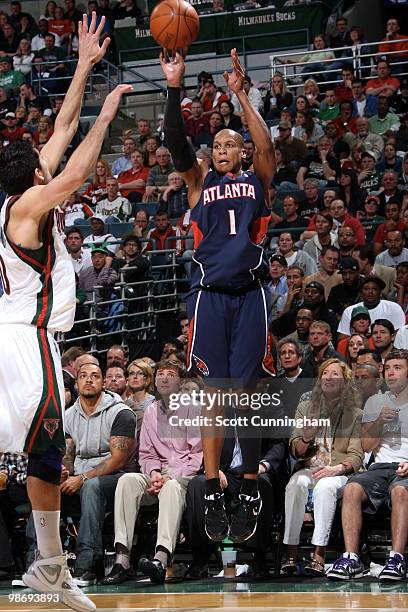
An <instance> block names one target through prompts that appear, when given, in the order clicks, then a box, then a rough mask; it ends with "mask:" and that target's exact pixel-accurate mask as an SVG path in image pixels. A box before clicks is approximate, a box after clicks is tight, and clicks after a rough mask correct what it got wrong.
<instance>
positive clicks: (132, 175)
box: [118, 149, 149, 203]
mask: <svg viewBox="0 0 408 612" xmlns="http://www.w3.org/2000/svg"><path fill="white" fill-rule="evenodd" d="M130 161H131V163H132V166H131V168H129V170H125V171H124V172H121V173H120V174H119V176H118V184H119V189H120V193H121V194H122V196H123V197H125V198H128V199H129V200H130V202H133V203H137V202H141V201H142V199H143V196H144V193H145V189H146V182H147V179H148V176H149V168H147V167H146V166H144V165H143V153H142V152H141V151H139V150H138V149H136V150H135V151H133V152H132V153H131V154H130Z"/></svg>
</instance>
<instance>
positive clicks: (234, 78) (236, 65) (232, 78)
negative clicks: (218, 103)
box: [224, 49, 245, 94]
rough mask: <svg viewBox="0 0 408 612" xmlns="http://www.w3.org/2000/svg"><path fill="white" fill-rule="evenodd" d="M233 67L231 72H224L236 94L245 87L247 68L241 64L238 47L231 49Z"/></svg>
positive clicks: (229, 87) (228, 83)
mask: <svg viewBox="0 0 408 612" xmlns="http://www.w3.org/2000/svg"><path fill="white" fill-rule="evenodd" d="M231 67H232V72H231V74H229V73H228V72H227V70H226V71H225V72H224V79H225V82H226V84H227V86H228V89H230V90H231V91H232V92H234V93H235V94H236V93H238V92H239V91H242V90H243V89H244V77H245V70H244V69H243V67H242V66H241V62H240V61H239V57H238V53H237V50H236V49H231Z"/></svg>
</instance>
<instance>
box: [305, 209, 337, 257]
mask: <svg viewBox="0 0 408 612" xmlns="http://www.w3.org/2000/svg"><path fill="white" fill-rule="evenodd" d="M314 227H315V229H316V233H315V234H314V236H312V238H309V239H308V240H306V242H305V244H304V246H303V252H304V253H307V254H308V255H310V257H311V258H312V259H313V261H315V262H316V264H317V263H318V261H319V257H320V256H321V254H322V250H323V249H324V248H329V247H337V235H336V233H335V232H333V231H332V229H333V218H332V217H331V216H330V215H326V214H325V215H323V214H322V213H317V214H316V215H315V216H314ZM305 233H308V232H305Z"/></svg>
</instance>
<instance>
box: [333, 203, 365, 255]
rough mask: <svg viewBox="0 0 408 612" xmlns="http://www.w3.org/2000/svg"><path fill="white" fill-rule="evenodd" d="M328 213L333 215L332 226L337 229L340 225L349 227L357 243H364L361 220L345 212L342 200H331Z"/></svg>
mask: <svg viewBox="0 0 408 612" xmlns="http://www.w3.org/2000/svg"><path fill="white" fill-rule="evenodd" d="M330 214H331V216H332V217H333V222H334V228H335V230H336V231H337V233H338V231H339V228H340V227H341V226H347V227H351V228H352V229H353V231H354V233H355V236H356V243H357V244H358V245H361V244H365V232H364V227H363V226H362V225H361V222H360V221H358V219H356V218H355V217H353V216H352V215H350V214H349V213H348V212H347V209H346V207H345V205H344V202H343V200H340V199H337V200H333V202H332V203H331V204H330Z"/></svg>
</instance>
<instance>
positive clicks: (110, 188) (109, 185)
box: [95, 176, 132, 223]
mask: <svg viewBox="0 0 408 612" xmlns="http://www.w3.org/2000/svg"><path fill="white" fill-rule="evenodd" d="M131 213H132V207H131V204H130V202H129V200H128V199H127V198H126V197H124V196H123V195H121V194H120V191H119V183H118V180H117V179H116V178H115V177H114V176H109V177H108V178H107V179H106V198H103V199H102V200H99V202H98V203H97V205H96V208H95V214H96V215H97V216H100V217H101V218H103V219H104V221H105V222H106V223H110V222H113V223H115V222H121V221H127V220H128V219H129V217H130V216H131Z"/></svg>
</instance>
